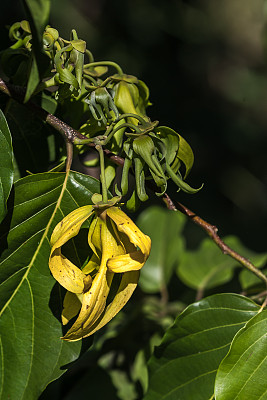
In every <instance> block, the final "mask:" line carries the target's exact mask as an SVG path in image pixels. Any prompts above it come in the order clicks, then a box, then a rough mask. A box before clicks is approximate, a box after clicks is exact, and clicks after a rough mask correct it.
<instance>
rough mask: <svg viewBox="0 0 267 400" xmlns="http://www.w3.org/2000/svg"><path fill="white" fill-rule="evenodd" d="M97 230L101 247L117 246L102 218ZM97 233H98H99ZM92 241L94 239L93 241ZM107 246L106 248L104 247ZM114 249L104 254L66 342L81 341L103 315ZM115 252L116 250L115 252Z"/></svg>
mask: <svg viewBox="0 0 267 400" xmlns="http://www.w3.org/2000/svg"><path fill="white" fill-rule="evenodd" d="M97 225H99V226H95V229H96V230H97V231H98V229H99V232H100V239H101V246H102V247H103V249H104V248H105V249H107V246H109V247H110V246H112V245H115V243H116V242H115V243H114V239H113V243H112V237H111V236H112V235H111V232H110V231H109V229H108V228H107V226H106V223H105V222H104V221H102V220H101V219H100V218H97ZM97 231H96V232H97ZM91 240H92V239H91ZM104 244H105V246H104ZM111 251H112V249H110V248H108V249H107V250H105V251H104V252H103V254H102V258H101V264H100V267H99V271H98V273H97V274H96V276H95V278H94V280H93V283H92V286H91V288H90V289H89V291H88V292H86V293H85V294H84V296H83V303H82V308H81V311H80V314H79V316H78V318H77V320H76V321H75V323H74V324H73V325H72V327H71V328H70V329H69V331H68V332H67V333H66V335H65V336H64V337H63V339H65V340H79V339H81V338H82V337H84V336H85V335H86V334H87V331H88V330H89V329H90V327H91V326H92V325H93V324H94V323H95V322H96V321H97V320H98V319H99V318H100V316H101V315H102V313H103V311H104V309H105V306H106V301H107V296H108V293H109V290H110V286H111V283H112V279H113V273H112V272H110V271H107V265H106V264H107V259H108V258H109V257H110V252H111ZM113 251H114V250H113Z"/></svg>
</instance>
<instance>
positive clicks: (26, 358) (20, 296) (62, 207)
mask: <svg viewBox="0 0 267 400" xmlns="http://www.w3.org/2000/svg"><path fill="white" fill-rule="evenodd" d="M98 191H99V182H98V181H97V180H95V179H93V178H91V177H88V176H85V175H82V174H79V173H74V172H71V173H70V175H69V177H68V178H66V174H65V173H43V174H37V175H30V176H27V177H25V178H23V179H21V180H19V181H18V182H17V183H16V184H15V205H14V209H12V210H10V213H8V214H7V217H6V219H5V220H4V221H3V224H2V230H7V229H8V228H7V227H8V225H9V224H10V230H9V232H7V236H6V235H5V234H4V235H2V237H1V250H2V256H1V259H0V288H1V295H0V310H1V311H0V324H1V338H0V339H1V340H0V353H1V357H0V359H1V360H2V361H1V363H0V369H1V371H0V376H1V380H0V382H1V387H0V399H3V400H6V399H12V400H13V399H14V400H22V399H23V400H34V399H37V398H38V396H39V395H40V393H41V392H42V390H43V389H44V388H45V387H46V385H47V384H48V383H49V382H51V381H53V380H54V379H56V378H57V377H59V376H60V375H61V374H62V373H64V370H66V369H67V364H68V363H70V362H72V361H74V360H75V359H77V357H78V356H79V353H80V351H81V346H82V341H78V342H74V343H67V342H63V341H62V340H61V339H60V337H61V336H62V327H61V322H60V315H59V314H60V307H61V300H62V299H61V291H60V289H59V286H58V284H57V283H56V282H55V280H54V278H53V277H52V275H51V274H50V271H49V268H48V257H49V253H50V244H49V239H50V235H51V232H52V229H53V228H54V226H55V225H56V223H58V222H59V221H60V220H61V219H62V218H63V217H64V216H65V215H66V214H68V213H69V212H71V211H72V210H74V209H75V208H77V207H79V206H83V205H85V204H91V196H92V194H93V193H95V192H98ZM88 250H89V248H88ZM77 252H78V251H77Z"/></svg>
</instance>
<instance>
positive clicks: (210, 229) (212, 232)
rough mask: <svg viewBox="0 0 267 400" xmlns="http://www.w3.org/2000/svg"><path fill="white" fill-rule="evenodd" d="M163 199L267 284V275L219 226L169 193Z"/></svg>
mask: <svg viewBox="0 0 267 400" xmlns="http://www.w3.org/2000/svg"><path fill="white" fill-rule="evenodd" d="M163 200H164V202H165V204H166V206H167V208H168V209H170V210H176V211H177V210H178V211H180V212H182V213H183V214H184V215H186V216H187V217H188V218H190V219H191V220H192V221H193V222H194V223H195V224H196V225H198V226H200V227H201V228H202V229H204V231H205V232H206V233H207V234H208V235H209V237H210V238H211V239H212V240H213V242H214V243H216V244H217V246H218V247H219V248H220V249H221V250H222V252H223V253H224V254H227V255H228V256H230V257H232V258H234V259H235V260H236V261H238V262H239V263H240V264H241V265H243V266H244V267H245V268H247V269H248V270H249V271H251V272H252V273H253V274H255V275H256V276H257V277H258V278H259V279H261V280H262V281H263V282H264V283H265V285H266V286H267V277H266V276H265V275H264V274H263V273H262V272H261V270H260V269H258V268H256V267H255V265H253V264H252V262H251V261H250V260H248V259H247V258H245V257H243V256H241V255H240V254H239V253H237V252H236V251H235V250H233V249H231V247H229V246H228V245H227V244H226V243H224V241H223V240H222V239H221V238H220V236H219V235H218V233H217V232H218V228H217V227H216V226H215V225H211V224H210V223H209V222H207V221H205V220H204V219H202V218H201V217H199V216H198V215H196V214H195V213H194V212H193V211H191V210H189V208H187V207H186V206H184V205H183V204H181V203H179V202H175V203H174V202H173V201H172V199H171V198H170V197H169V195H168V194H167V193H165V194H164V196H163Z"/></svg>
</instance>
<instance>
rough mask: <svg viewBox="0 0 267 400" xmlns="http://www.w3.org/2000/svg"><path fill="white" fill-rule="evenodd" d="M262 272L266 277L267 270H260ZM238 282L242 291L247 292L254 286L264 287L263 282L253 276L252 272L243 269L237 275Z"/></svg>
mask: <svg viewBox="0 0 267 400" xmlns="http://www.w3.org/2000/svg"><path fill="white" fill-rule="evenodd" d="M262 272H263V273H264V274H265V275H267V269H264V270H262ZM238 278H239V282H240V284H241V287H242V289H243V290H247V289H249V288H253V287H254V286H257V287H258V286H262V287H264V283H263V281H262V280H261V279H260V278H258V277H257V275H254V274H253V273H252V272H250V271H248V270H247V269H243V270H242V271H241V272H240V274H239V277H238Z"/></svg>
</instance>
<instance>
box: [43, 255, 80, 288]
mask: <svg viewBox="0 0 267 400" xmlns="http://www.w3.org/2000/svg"><path fill="white" fill-rule="evenodd" d="M49 268H50V270H51V272H52V275H53V277H54V278H55V279H56V280H57V281H58V282H59V283H60V285H61V286H63V287H64V288H65V289H67V290H69V291H70V292H73V293H82V292H83V289H84V279H85V278H86V275H85V274H84V273H83V272H82V271H81V270H80V268H78V267H76V266H75V265H74V264H73V263H72V262H71V261H70V260H68V259H67V258H66V257H64V256H63V255H62V254H61V249H60V248H59V249H57V248H56V249H55V250H54V251H53V252H52V254H51V255H50V259H49Z"/></svg>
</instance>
